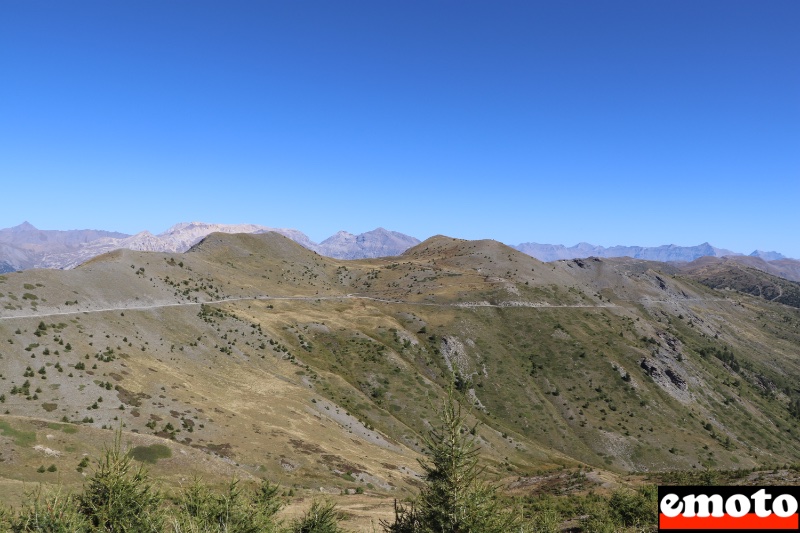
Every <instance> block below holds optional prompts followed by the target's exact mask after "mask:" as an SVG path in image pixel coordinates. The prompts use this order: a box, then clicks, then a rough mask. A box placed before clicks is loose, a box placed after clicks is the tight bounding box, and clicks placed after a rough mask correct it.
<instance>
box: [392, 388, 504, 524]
mask: <svg viewBox="0 0 800 533" xmlns="http://www.w3.org/2000/svg"><path fill="white" fill-rule="evenodd" d="M474 433H475V426H473V427H471V428H470V427H469V426H468V425H467V421H466V415H464V414H462V412H461V405H460V404H459V403H458V401H457V400H456V397H455V392H454V389H453V387H452V386H450V387H449V388H448V390H447V396H446V397H445V398H444V400H443V401H442V406H441V410H440V413H439V426H438V427H435V428H433V429H432V430H431V431H430V432H429V433H428V435H427V436H426V437H425V438H424V443H425V447H426V455H427V456H428V459H427V460H426V461H420V463H421V465H422V468H423V470H424V472H425V486H424V487H423V489H422V490H421V491H420V494H419V496H418V497H417V498H416V500H415V501H414V502H412V504H411V505H410V506H402V505H400V506H396V507H395V521H394V523H386V522H384V523H383V524H382V525H383V527H384V531H386V532H387V533H412V532H413V533H508V532H511V531H515V530H516V529H518V523H517V522H518V520H517V516H516V515H515V514H514V513H512V512H510V511H509V510H508V509H507V508H506V507H505V506H504V505H503V502H502V501H501V500H500V497H499V494H498V489H497V487H496V486H495V485H493V484H491V483H488V482H486V481H485V480H484V479H483V472H484V467H482V466H480V464H479V453H480V450H479V448H478V447H477V444H476V440H475V436H474Z"/></svg>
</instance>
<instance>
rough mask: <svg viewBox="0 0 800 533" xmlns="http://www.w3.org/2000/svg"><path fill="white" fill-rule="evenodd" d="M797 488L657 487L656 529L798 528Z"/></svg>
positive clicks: (741, 529)
mask: <svg viewBox="0 0 800 533" xmlns="http://www.w3.org/2000/svg"><path fill="white" fill-rule="evenodd" d="M798 499H800V487H659V488H658V530H659V531H674V530H681V531H709V530H717V531H740V532H748V531H752V532H755V531H800V526H799V525H798V514H797V510H798V509H797V508H798Z"/></svg>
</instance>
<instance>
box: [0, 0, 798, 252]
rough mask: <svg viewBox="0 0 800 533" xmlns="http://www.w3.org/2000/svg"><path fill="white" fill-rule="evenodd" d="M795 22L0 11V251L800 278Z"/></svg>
mask: <svg viewBox="0 0 800 533" xmlns="http://www.w3.org/2000/svg"><path fill="white" fill-rule="evenodd" d="M798 28H800V2H798V1H797V0H786V1H771V0H758V1H757V0H748V1H737V0H721V1H703V0H670V1H641V0H636V1H627V2H619V1H596V0H590V1H588V0H587V1H580V0H570V1H551V0H548V1H541V2H539V1H533V0H526V1H518V2H516V1H489V0H483V1H480V2H475V1H464V0H459V1H435V0H425V1H414V0H410V1H409V0H403V1H400V0H378V1H376V0H368V1H367V0H364V1H349V0H337V1H330V0H325V1H315V0H304V1H290V0H282V1H267V0H258V1H256V0H253V1H249V2H244V1H236V0H233V1H225V2H223V1H220V0H217V1H213V2H212V1H205V0H157V1H155V0H118V1H117V0H115V1H108V0H102V1H91V2H90V1H84V0H69V1H56V0H51V1H40V0H2V1H0V185H1V187H0V198H2V204H1V205H2V207H0V227H8V226H13V225H16V224H19V223H20V222H22V221H23V220H28V221H30V222H31V223H33V224H34V225H36V226H37V227H40V228H43V229H78V228H96V229H111V230H118V231H123V232H127V233H135V232H137V231H140V230H144V229H148V230H150V231H153V232H161V231H164V230H165V229H167V228H168V227H169V226H171V225H172V224H174V223H176V222H181V221H191V220H201V221H206V222H220V223H239V222H250V223H257V224H264V225H268V226H275V227H293V228H297V229H300V230H302V231H304V232H306V233H307V234H309V236H310V237H311V238H312V239H314V240H321V239H322V238H324V237H327V236H328V235H330V234H332V233H333V232H335V231H337V230H340V229H346V230H348V231H351V232H354V233H357V232H362V231H366V230H370V229H373V228H375V227H377V226H383V227H386V228H389V229H394V230H397V231H402V232H404V233H408V234H411V235H414V236H417V237H419V238H426V237H428V236H430V235H434V234H437V233H443V234H447V235H452V236H457V237H463V238H494V239H498V240H501V241H503V242H506V243H509V244H517V243H520V242H527V241H535V242H542V243H561V244H567V245H571V244H575V243H577V242H578V241H588V242H591V243H594V244H602V245H606V246H609V245H615V244H639V245H659V244H666V243H676V244H684V245H691V244H698V243H700V242H703V241H709V242H711V243H712V244H714V245H716V246H720V247H725V248H730V249H733V250H736V251H742V252H750V251H752V250H753V249H754V248H756V247H758V248H762V249H768V250H773V249H775V250H778V251H781V252H783V253H785V254H787V255H790V256H793V257H800V237H798V235H799V234H800V231H799V230H800V219H799V218H798V212H800V209H799V208H798V204H799V203H800V31H798Z"/></svg>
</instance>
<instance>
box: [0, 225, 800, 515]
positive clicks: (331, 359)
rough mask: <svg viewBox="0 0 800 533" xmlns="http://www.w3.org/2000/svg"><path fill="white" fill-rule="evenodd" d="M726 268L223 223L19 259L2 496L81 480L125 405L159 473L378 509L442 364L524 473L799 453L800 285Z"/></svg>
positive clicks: (414, 439) (515, 473)
mask: <svg viewBox="0 0 800 533" xmlns="http://www.w3.org/2000/svg"><path fill="white" fill-rule="evenodd" d="M737 265H739V264H738V263H737ZM701 267H702V268H701ZM721 268H722V267H720V266H719V264H718V262H715V263H713V264H709V265H705V266H704V267H703V265H700V266H698V267H697V268H696V269H695V270H691V271H689V270H682V269H679V268H678V267H675V266H672V265H668V264H665V263H657V262H650V261H644V260H638V259H629V258H589V259H574V260H564V261H555V262H551V263H544V262H541V261H538V260H537V259H534V258H533V257H530V256H528V255H526V254H524V253H522V252H520V251H517V250H515V249H513V248H510V247H508V246H505V245H503V244H501V243H498V242H496V241H465V240H460V239H453V238H450V237H444V236H436V237H432V238H430V239H428V240H426V241H424V242H422V243H420V244H417V245H416V246H414V247H412V248H410V249H408V250H407V251H405V252H404V253H402V254H401V255H399V256H396V257H383V258H375V259H357V260H344V259H333V258H329V257H324V256H321V255H319V254H317V253H316V252H314V251H312V250H309V249H307V248H304V247H303V246H301V245H299V244H297V243H296V242H294V241H292V240H290V239H289V238H287V237H285V236H282V235H279V234H277V233H263V234H221V233H213V234H211V235H209V236H207V237H205V238H204V239H203V240H202V241H200V242H199V243H198V244H196V245H195V246H193V247H192V248H191V249H189V251H187V252H184V253H162V252H137V251H132V250H117V251H113V252H110V253H107V254H104V255H101V256H98V257H96V258H94V259H91V260H89V261H87V262H86V263H84V264H82V265H80V266H78V267H77V268H75V269H73V270H66V271H60V270H46V269H40V270H27V271H23V272H15V273H7V274H4V275H2V276H0V372H1V373H2V375H0V401H2V403H0V412H2V413H4V414H2V415H0V435H1V436H0V499H2V500H3V501H6V502H9V503H14V502H18V501H19V500H20V498H21V495H22V493H23V492H24V489H25V488H26V487H27V488H30V487H32V486H33V485H34V484H36V483H44V484H57V483H62V484H64V485H66V486H79V485H80V483H81V482H82V481H83V479H84V476H85V473H86V472H85V469H84V468H83V467H81V466H80V465H81V464H82V462H83V460H84V457H96V456H98V455H99V454H100V453H101V452H102V449H103V446H105V445H107V444H108V443H109V442H110V441H111V440H113V437H114V433H115V430H118V429H121V431H122V435H123V440H124V441H125V443H126V445H128V446H130V447H131V448H132V449H134V450H138V453H139V457H140V458H142V460H146V461H147V462H148V463H147V464H148V467H149V469H150V470H151V472H153V474H154V475H155V476H156V477H157V478H158V479H160V480H162V481H163V483H164V484H165V485H167V486H170V487H177V486H180V485H182V484H185V483H186V482H187V480H190V479H191V478H192V477H193V476H195V475H198V476H201V477H202V478H203V479H206V480H209V481H211V482H215V483H224V482H225V481H226V480H229V479H230V478H231V476H238V477H240V478H243V479H257V478H268V479H270V480H272V481H274V482H279V483H280V484H281V485H282V486H283V487H287V488H292V490H293V491H296V492H297V493H298V494H304V495H311V494H320V493H323V494H330V495H341V494H343V493H345V494H348V493H352V495H351V496H346V497H342V499H343V501H345V502H349V504H348V503H345V505H349V507H345V509H346V510H347V511H348V512H349V513H351V514H352V516H353V517H354V520H356V521H358V520H362V521H363V523H364V524H367V523H369V520H372V519H373V518H374V517H376V516H377V517H386V516H388V514H389V513H390V512H391V502H392V500H393V499H395V498H397V499H403V498H407V497H409V496H412V495H413V494H415V493H416V491H417V490H418V488H419V486H420V484H421V481H420V477H419V476H420V474H421V468H420V465H419V462H418V460H419V459H421V458H422V457H423V455H422V454H423V452H424V450H423V447H422V436H423V435H424V434H426V432H427V431H428V430H429V429H430V428H431V427H432V425H435V423H436V419H437V412H436V411H437V408H438V405H439V399H440V398H441V397H442V396H443V395H444V390H445V389H446V388H447V387H448V386H450V385H453V386H454V387H455V388H456V390H457V393H458V395H459V397H460V398H461V400H462V403H463V404H465V405H469V406H470V415H469V416H470V419H471V420H472V421H473V422H479V423H480V425H479V426H478V428H477V431H476V436H477V438H478V441H479V444H480V446H481V459H482V462H483V463H484V464H485V465H486V466H487V474H488V475H489V477H490V478H491V479H495V480H498V481H499V482H501V483H502V484H503V485H504V486H506V487H509V490H511V491H512V492H513V491H516V492H525V491H526V490H533V487H534V486H535V485H536V480H537V479H543V477H542V476H544V477H547V476H548V475H550V474H553V473H555V474H557V473H559V472H565V471H574V470H575V469H579V468H580V469H582V471H587V472H590V473H591V475H590V476H589V477H588V481H587V483H588V485H589V486H590V487H594V488H597V489H602V488H603V487H609V486H615V485H616V484H619V483H624V482H625V481H624V480H625V479H630V476H631V475H634V474H635V475H644V474H646V473H652V472H664V471H672V470H678V471H695V472H699V471H704V470H706V469H709V468H711V469H753V468H756V469H761V468H765V467H769V468H772V467H775V466H782V465H790V464H794V463H799V462H800V443H798V440H797V437H798V435H799V434H800V427H799V426H798V423H800V418H799V417H800V389H798V387H797V384H798V382H799V379H798V378H800V359H799V358H798V355H799V354H800V350H799V348H800V309H797V308H796V307H792V306H791V305H792V304H793V302H794V300H787V305H784V304H783V303H780V298H782V297H789V296H791V295H793V294H796V292H793V291H797V285H798V284H797V283H795V282H792V281H788V280H785V279H780V278H776V277H774V276H771V275H770V274H768V273H766V272H762V271H760V270H759V271H756V270H754V271H752V272H751V271H744V272H745V274H747V276H750V277H746V279H745V277H742V276H739V277H738V278H736V279H738V280H739V286H736V287H731V283H730V280H731V279H733V278H730V277H727V275H725V272H727V271H724V270H721ZM736 268H737V269H739V270H738V271H739V272H743V270H742V268H743V267H741V266H736ZM754 283H755V284H756V285H757V286H758V287H767V286H769V287H773V288H775V289H774V291H772V292H770V291H766V294H764V292H765V291H763V290H761V289H759V291H757V292H756V291H754V290H749V289H752V287H753V286H754V285H753V284H754ZM709 285H711V286H709ZM713 287H716V288H713ZM734 289H738V290H734ZM742 291H744V292H742ZM748 293H750V294H748ZM786 295H789V296H786ZM791 297H792V298H793V296H791ZM773 300H774V301H773ZM155 450H158V451H159V454H160V455H159V454H155V453H154V451H155ZM155 455H157V456H155ZM48 465H53V470H52V471H48V470H47V469H43V468H42V466H48ZM584 488H585V487H584ZM356 492H357V494H356ZM348 498H349V499H348ZM372 523H374V522H372Z"/></svg>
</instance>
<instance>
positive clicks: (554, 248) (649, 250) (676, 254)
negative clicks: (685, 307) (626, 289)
mask: <svg viewBox="0 0 800 533" xmlns="http://www.w3.org/2000/svg"><path fill="white" fill-rule="evenodd" d="M514 248H516V249H517V250H519V251H520V252H523V253H526V254H528V255H531V256H533V257H535V258H536V259H538V260H539V261H558V260H559V259H578V258H583V257H632V258H634V259H645V260H647V261H660V262H662V263H666V262H670V261H686V262H689V261H694V260H695V259H699V258H701V257H709V256H710V257H727V256H743V255H744V254H740V253H737V252H732V251H730V250H725V249H723V248H717V247H715V246H712V245H710V244H708V243H707V242H704V243H703V244H699V245H697V246H677V245H675V244H666V245H663V246H651V247H648V246H611V247H609V248H606V247H604V246H595V245H594V244H589V243H586V242H582V243H579V244H576V245H575V246H570V247H566V246H564V245H561V244H538V243H535V242H526V243H522V244H519V245H517V246H514ZM750 256H751V257H759V258H761V259H763V260H764V261H775V260H778V259H786V257H785V256H784V255H782V254H779V253H778V252H762V251H760V250H756V251H754V252H753V253H751V254H750Z"/></svg>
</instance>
